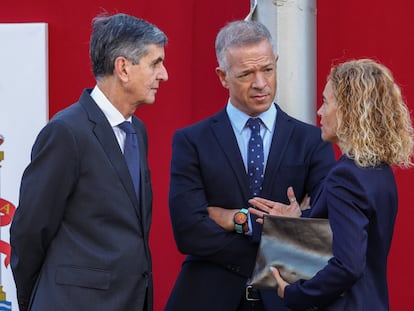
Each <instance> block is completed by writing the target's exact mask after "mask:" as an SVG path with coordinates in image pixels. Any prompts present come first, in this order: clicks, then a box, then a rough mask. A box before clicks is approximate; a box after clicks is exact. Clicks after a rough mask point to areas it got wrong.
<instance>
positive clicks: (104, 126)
mask: <svg viewBox="0 0 414 311" xmlns="http://www.w3.org/2000/svg"><path fill="white" fill-rule="evenodd" d="M79 102H80V104H81V105H82V106H83V107H84V108H85V110H86V111H87V113H88V116H89V120H90V121H91V122H93V123H94V124H95V126H94V128H93V132H94V134H95V136H96V138H97V139H98V141H99V142H100V144H101V145H102V148H103V149H104V152H105V153H106V155H107V156H108V159H109V161H110V162H111V163H112V166H113V167H114V169H115V171H116V172H117V174H118V176H119V178H120V180H121V182H122V184H123V185H124V187H125V190H126V192H127V193H128V197H129V198H130V200H131V201H132V203H133V206H134V207H135V210H136V213H137V216H138V218H141V215H140V212H139V208H138V199H137V196H136V194H135V191H134V187H133V184H132V180H131V177H130V175H129V171H128V167H127V165H126V162H125V159H124V157H123V155H122V152H121V149H120V148H119V144H118V142H117V140H116V138H115V135H114V132H113V130H112V127H111V126H110V124H109V122H108V120H107V119H106V117H105V115H104V114H103V112H102V111H101V110H100V109H99V107H98V106H97V105H96V103H95V102H94V100H93V99H92V98H91V97H90V95H89V93H88V92H87V91H84V92H83V93H82V95H81V98H80V100H79Z"/></svg>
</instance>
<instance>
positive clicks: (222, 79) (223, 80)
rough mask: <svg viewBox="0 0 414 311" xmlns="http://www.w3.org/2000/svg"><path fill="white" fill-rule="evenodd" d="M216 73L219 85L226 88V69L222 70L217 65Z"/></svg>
mask: <svg viewBox="0 0 414 311" xmlns="http://www.w3.org/2000/svg"><path fill="white" fill-rule="evenodd" d="M216 74H217V76H218V77H219V79H220V82H221V85H222V86H223V87H225V88H226V89H227V88H228V83H227V74H226V71H224V70H223V69H222V68H220V67H217V68H216Z"/></svg>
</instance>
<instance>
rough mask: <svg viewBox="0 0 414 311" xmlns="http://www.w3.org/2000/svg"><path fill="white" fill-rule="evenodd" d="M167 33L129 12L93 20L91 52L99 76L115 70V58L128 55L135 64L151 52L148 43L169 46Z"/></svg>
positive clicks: (93, 69) (93, 67)
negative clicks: (148, 49)
mask: <svg viewBox="0 0 414 311" xmlns="http://www.w3.org/2000/svg"><path fill="white" fill-rule="evenodd" d="M167 42H168V39H167V36H166V35H165V34H164V32H162V31H161V30H160V29H159V28H158V27H157V26H155V25H153V24H151V23H149V22H147V21H145V20H143V19H140V18H136V17H134V16H131V15H127V14H122V13H119V14H115V15H112V16H108V15H100V16H97V17H95V18H94V19H93V21H92V34H91V40H90V47H89V53H90V58H91V62H92V71H93V74H94V76H95V78H96V79H97V80H99V79H100V78H102V77H104V76H106V75H111V74H113V71H114V62H115V59H116V58H117V57H119V56H124V57H126V58H127V59H129V60H131V61H132V62H133V63H134V64H138V63H139V61H140V59H141V58H142V57H143V56H144V55H146V53H147V45H149V44H155V45H159V46H165V45H166V44H167Z"/></svg>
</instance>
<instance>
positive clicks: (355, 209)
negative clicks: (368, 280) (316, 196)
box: [285, 169, 369, 310]
mask: <svg viewBox="0 0 414 311" xmlns="http://www.w3.org/2000/svg"><path fill="white" fill-rule="evenodd" d="M324 186H325V187H324V190H323V191H324V192H326V201H325V202H320V201H318V202H317V203H316V204H328V212H329V222H330V224H331V228H332V233H333V257H332V258H331V259H330V260H329V262H328V264H327V266H326V267H325V268H324V269H322V270H320V271H319V272H318V273H317V274H316V275H315V276H314V277H313V278H312V279H310V280H308V281H303V280H300V281H297V282H295V283H293V284H292V285H290V286H288V287H287V288H286V291H285V301H286V302H287V305H288V306H290V307H291V308H293V309H294V310H306V308H309V307H311V306H314V305H316V306H319V307H323V306H325V305H327V304H329V303H330V302H332V301H333V300H335V299H337V298H339V297H340V295H341V294H342V293H344V292H345V291H346V290H348V289H349V288H350V287H352V285H353V284H354V283H355V282H356V281H357V280H358V279H359V278H360V277H361V276H362V273H363V271H364V269H365V265H366V252H367V243H368V242H367V241H368V231H367V230H368V225H369V213H368V212H367V210H368V205H369V203H368V202H367V200H366V197H367V195H366V193H365V192H364V186H363V185H361V182H360V181H359V180H358V178H357V176H356V175H355V174H353V172H352V171H351V170H349V169H340V170H338V169H334V170H333V172H332V174H330V175H329V177H328V178H327V181H326V183H325V185H324Z"/></svg>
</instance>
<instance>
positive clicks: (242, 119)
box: [226, 100, 277, 134]
mask: <svg viewBox="0 0 414 311" xmlns="http://www.w3.org/2000/svg"><path fill="white" fill-rule="evenodd" d="M226 112H227V114H228V116H229V118H230V122H231V123H232V124H233V127H234V129H235V130H236V131H237V132H238V133H239V134H240V133H241V132H242V131H243V129H244V127H245V126H246V122H247V120H248V119H249V118H250V116H249V115H247V114H246V113H244V112H242V111H241V110H239V109H237V108H236V107H234V106H233V104H232V103H231V102H230V100H229V101H228V103H227V107H226ZM276 114H277V109H276V106H275V105H274V104H272V105H271V106H270V108H269V109H268V110H266V111H264V112H262V113H261V114H260V115H258V116H257V118H260V119H261V120H262V122H263V124H264V125H265V127H266V129H267V130H268V131H269V132H270V133H272V132H273V129H274V125H275V122H276Z"/></svg>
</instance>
